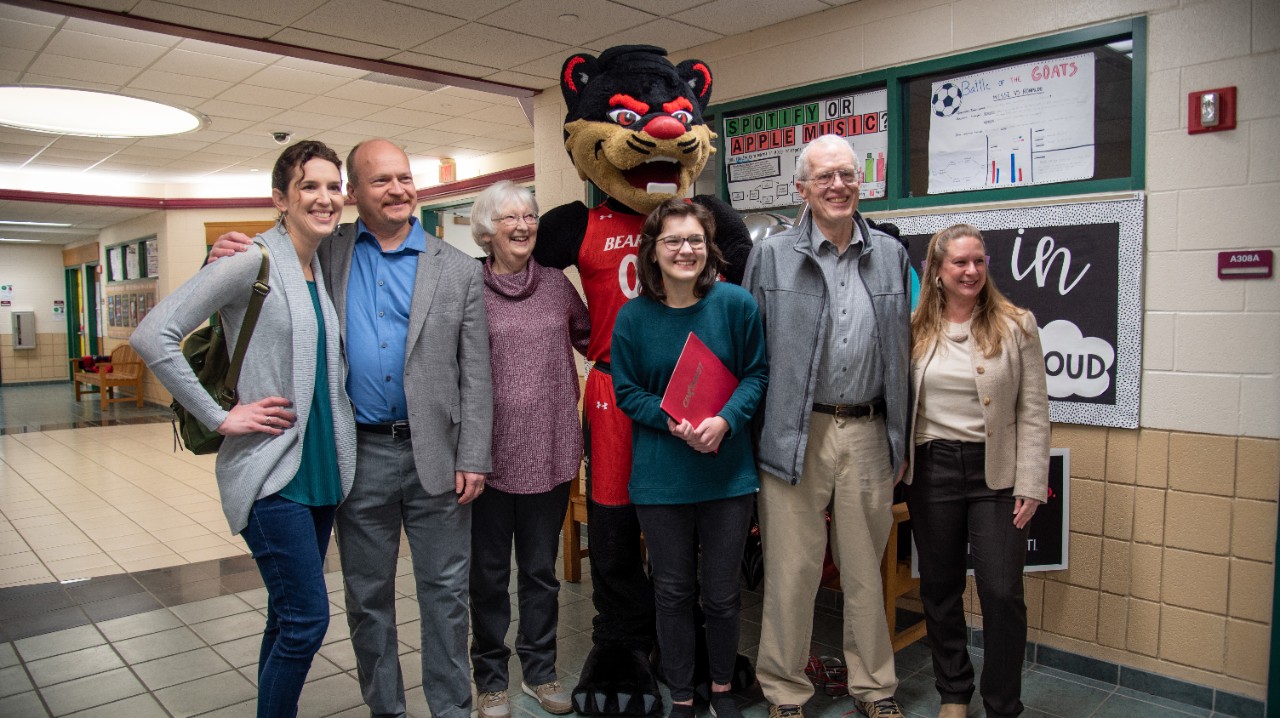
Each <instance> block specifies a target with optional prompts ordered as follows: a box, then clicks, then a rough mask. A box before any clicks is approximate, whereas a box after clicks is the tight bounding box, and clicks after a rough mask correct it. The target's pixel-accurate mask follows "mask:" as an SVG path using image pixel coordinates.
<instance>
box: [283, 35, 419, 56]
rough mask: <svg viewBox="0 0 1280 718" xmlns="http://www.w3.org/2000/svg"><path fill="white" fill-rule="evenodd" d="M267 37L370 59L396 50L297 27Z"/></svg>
mask: <svg viewBox="0 0 1280 718" xmlns="http://www.w3.org/2000/svg"><path fill="white" fill-rule="evenodd" d="M332 30H333V31H334V32H341V30H339V29H338V28H332ZM267 39H269V40H272V41H274V42H280V43H284V44H286V45H297V46H298V47H309V48H311V49H314V50H324V51H326V52H336V53H338V54H340V55H351V56H352V57H364V58H368V59H370V60H382V59H385V58H386V57H387V56H389V55H391V54H393V53H394V52H395V51H396V49H395V48H393V47H387V46H385V45H378V44H374V43H369V42H359V41H357V40H352V39H349V38H346V37H339V36H337V35H326V34H324V33H320V32H309V31H306V30H299V29H297V28H284V29H283V30H280V31H279V32H277V33H275V34H274V35H272V36H271V37H269V38H267Z"/></svg>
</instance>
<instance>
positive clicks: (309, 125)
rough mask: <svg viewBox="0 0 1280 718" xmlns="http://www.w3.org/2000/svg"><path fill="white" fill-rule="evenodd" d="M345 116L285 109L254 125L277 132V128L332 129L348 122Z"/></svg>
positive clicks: (255, 129) (258, 128)
mask: <svg viewBox="0 0 1280 718" xmlns="http://www.w3.org/2000/svg"><path fill="white" fill-rule="evenodd" d="M347 121H348V120H347V118H345V117H334V116H333V115H329V114H325V113H323V112H303V111H301V110H285V111H284V112H281V113H280V114H278V115H276V116H275V117H272V118H271V119H270V120H268V121H266V122H264V123H262V124H259V125H257V126H255V127H254V131H257V130H262V131H263V132H275V131H276V130H287V131H294V130H332V129H333V128H335V127H338V126H339V125H342V124H344V123H346V122H347Z"/></svg>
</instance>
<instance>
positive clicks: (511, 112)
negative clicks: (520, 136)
mask: <svg viewBox="0 0 1280 718" xmlns="http://www.w3.org/2000/svg"><path fill="white" fill-rule="evenodd" d="M464 117H469V118H473V119H477V120H484V121H486V122H495V123H498V124H502V125H511V126H513V127H528V126H529V120H528V118H526V117H525V116H524V110H522V109H520V108H519V107H517V106H514V105H513V106H511V107H503V106H502V105H490V106H488V107H486V108H484V109H481V110H476V111H475V112H468V113H467V114H466V115H464Z"/></svg>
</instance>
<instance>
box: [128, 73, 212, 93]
mask: <svg viewBox="0 0 1280 718" xmlns="http://www.w3.org/2000/svg"><path fill="white" fill-rule="evenodd" d="M231 84H232V83H230V82H228V81H226V80H214V79H210V78H208V77H192V76H191V75H177V74H174V73H172V72H163V71H161V70H144V71H143V72H142V73H141V74H139V75H138V76H137V77H135V78H133V81H132V82H130V83H129V87H136V88H139V89H143V90H156V91H157V92H173V93H182V94H188V95H195V96H196V97H216V96H217V95H218V93H220V92H223V91H225V90H227V89H228V88H230V87H231Z"/></svg>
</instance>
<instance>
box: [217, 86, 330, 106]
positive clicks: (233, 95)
mask: <svg viewBox="0 0 1280 718" xmlns="http://www.w3.org/2000/svg"><path fill="white" fill-rule="evenodd" d="M314 97H315V95H313V94H311V93H307V92H289V91H288V90H281V89H278V88H271V87H255V86H254V85H234V86H232V87H231V88H230V89H228V90H227V91H225V92H223V93H222V94H220V95H218V99H219V100H230V101H231V102H240V103H244V104H247V105H265V106H266V107H278V108H280V109H282V110H287V109H289V108H291V107H297V106H298V105H301V104H302V103H304V102H306V101H307V100H310V99H312V98H314Z"/></svg>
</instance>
